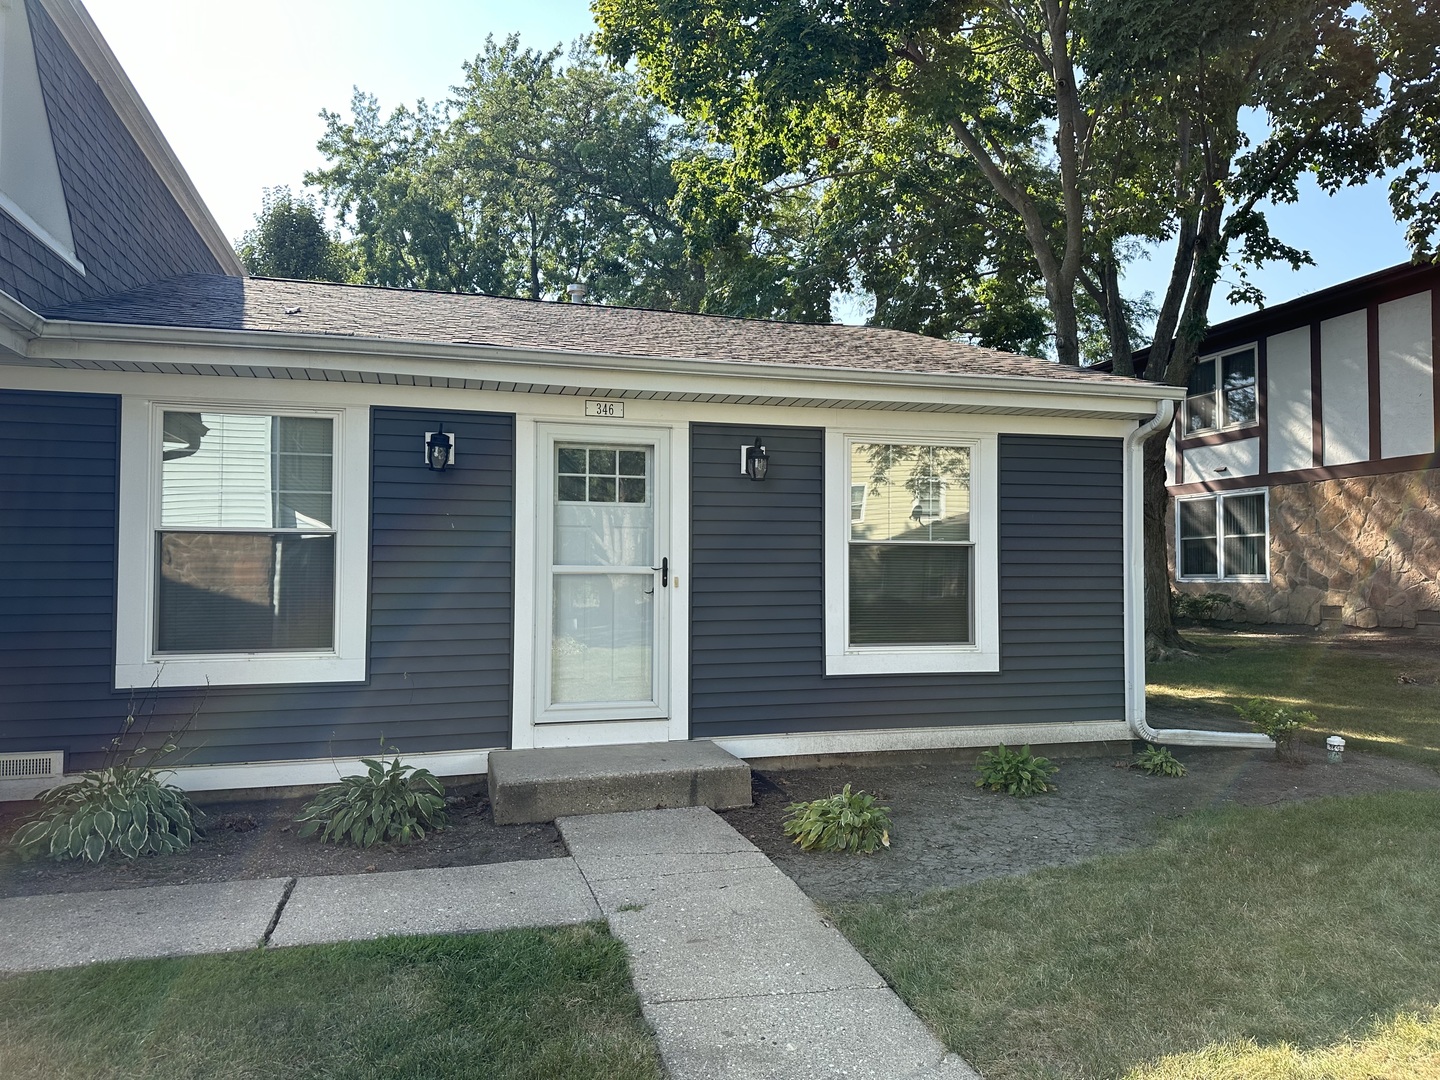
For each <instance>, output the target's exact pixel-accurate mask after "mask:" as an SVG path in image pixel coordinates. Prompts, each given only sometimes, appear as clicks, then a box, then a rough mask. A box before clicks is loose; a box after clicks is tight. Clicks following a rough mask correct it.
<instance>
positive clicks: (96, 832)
mask: <svg viewBox="0 0 1440 1080" xmlns="http://www.w3.org/2000/svg"><path fill="white" fill-rule="evenodd" d="M40 802H41V804H42V807H43V808H42V810H41V812H40V816H39V817H38V818H37V819H36V820H34V821H30V822H27V823H26V824H24V825H22V826H21V827H20V828H19V829H18V830H17V831H16V833H15V837H14V839H13V841H12V842H13V843H14V845H15V847H16V848H18V849H19V851H20V854H21V856H22V857H23V858H31V857H33V856H35V855H49V856H50V857H51V858H52V859H60V860H65V859H85V860H86V861H88V862H97V863H98V862H99V861H100V860H101V859H103V858H105V856H107V855H111V854H119V855H123V856H125V857H126V858H127V859H134V858H136V857H138V856H140V855H160V854H165V853H168V852H172V851H184V850H185V849H186V848H188V847H189V846H190V844H191V842H192V841H194V839H195V838H196V837H197V836H199V835H201V831H200V827H199V825H198V819H199V818H200V817H201V814H200V811H198V810H196V809H195V807H194V806H193V805H191V802H190V800H189V798H188V797H187V796H186V794H185V792H183V791H181V790H180V789H179V788H178V787H175V786H174V785H173V784H166V783H162V782H161V781H160V780H159V779H158V778H157V776H156V768H155V767H154V766H153V765H150V764H146V765H140V766H136V765H131V764H126V763H122V764H118V765H110V766H107V767H106V768H103V769H96V770H95V771H93V772H87V773H82V774H81V776H80V779H78V780H74V781H72V782H70V783H68V784H61V785H60V786H59V787H54V788H51V789H50V790H49V791H47V792H45V793H44V794H43V795H41V796H40Z"/></svg>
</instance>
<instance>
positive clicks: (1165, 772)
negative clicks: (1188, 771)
mask: <svg viewBox="0 0 1440 1080" xmlns="http://www.w3.org/2000/svg"><path fill="white" fill-rule="evenodd" d="M1130 764H1131V766H1132V767H1134V768H1136V769H1139V770H1140V771H1141V772H1144V773H1147V774H1148V775H1150V776H1184V775H1185V766H1184V765H1182V764H1180V762H1178V761H1177V760H1175V755H1174V754H1172V753H1171V752H1170V748H1169V747H1166V746H1153V745H1152V746H1147V747H1145V749H1144V750H1141V751H1140V753H1138V754H1136V755H1135V760H1134V761H1132V762H1131V763H1130Z"/></svg>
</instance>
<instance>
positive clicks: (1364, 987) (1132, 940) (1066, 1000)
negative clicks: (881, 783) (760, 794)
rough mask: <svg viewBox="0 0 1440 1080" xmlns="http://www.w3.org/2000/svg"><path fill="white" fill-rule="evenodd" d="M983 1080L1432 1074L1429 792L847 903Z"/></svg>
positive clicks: (1284, 813) (1438, 926)
mask: <svg viewBox="0 0 1440 1080" xmlns="http://www.w3.org/2000/svg"><path fill="white" fill-rule="evenodd" d="M833 913H834V915H835V916H836V921H837V923H838V925H839V926H840V928H841V929H842V930H843V931H844V932H845V934H846V935H847V936H848V937H849V938H850V940H851V941H853V942H855V944H856V945H857V946H858V947H859V948H860V950H861V951H862V952H863V953H864V954H865V955H866V956H867V957H868V958H869V959H870V961H871V962H872V963H873V964H875V966H876V967H877V968H879V969H880V971H881V972H882V974H884V975H885V977H886V978H887V979H888V980H889V981H890V982H891V983H892V984H893V985H894V986H895V988H896V989H897V990H898V991H899V992H900V994H901V996H902V997H904V999H905V1000H906V1001H907V1002H908V1003H909V1004H910V1006H911V1007H912V1008H914V1009H915V1011H916V1012H917V1013H919V1014H920V1016H921V1017H923V1018H924V1019H925V1020H926V1021H927V1022H928V1023H929V1024H930V1025H931V1026H932V1027H933V1028H934V1029H935V1031H936V1032H937V1033H939V1034H940V1036H941V1038H942V1039H943V1040H944V1041H945V1043H946V1044H947V1045H948V1046H949V1047H950V1048H951V1049H953V1050H955V1051H957V1052H958V1053H960V1054H962V1055H963V1056H964V1057H965V1058H967V1059H968V1060H969V1061H970V1062H972V1063H973V1064H974V1065H975V1066H976V1067H977V1068H979V1069H980V1070H981V1071H982V1072H983V1073H984V1074H985V1075H986V1077H987V1078H989V1080H1005V1078H1014V1077H1027V1078H1029V1077H1047V1078H1048V1077H1054V1078H1061V1077H1063V1078H1066V1080H1070V1078H1086V1077H1127V1078H1133V1080H1142V1078H1143V1080H1179V1078H1181V1077H1185V1078H1193V1080H1202V1078H1203V1080H1215V1078H1221V1080H1224V1078H1229V1077H1233V1078H1235V1080H1240V1078H1245V1080H1272V1078H1273V1080H1279V1078H1285V1080H1290V1078H1296V1080H1299V1078H1307V1080H1308V1078H1315V1080H1319V1078H1322V1077H1323V1078H1325V1080H1362V1078H1371V1077H1387V1078H1401V1077H1414V1078H1416V1080H1419V1078H1422V1077H1424V1078H1433V1077H1436V1076H1440V1013H1434V1012H1432V1011H1431V1010H1432V1009H1433V1008H1434V1007H1436V1006H1440V796H1437V795H1436V794H1433V793H1415V792H1396V793H1389V794H1382V795H1370V796H1363V797H1357V798H1349V799H1330V800H1322V801H1319V802H1313V803H1301V804H1294V805H1290V806H1287V807H1285V808H1283V809H1268V808H1266V809H1231V810H1226V811H1223V812H1212V813H1206V814H1200V815H1197V816H1195V817H1193V818H1188V819H1185V820H1182V821H1180V822H1177V823H1175V824H1174V825H1173V826H1172V827H1171V828H1170V829H1169V830H1168V832H1167V833H1166V834H1165V835H1164V836H1163V837H1162V838H1161V839H1160V841H1159V842H1158V843H1157V844H1156V845H1155V846H1153V847H1150V848H1145V849H1142V850H1138V851H1134V852H1130V853H1127V854H1124V855H1119V856H1107V857H1104V858H1098V859H1094V860H1091V861H1089V862H1086V863H1082V864H1080V865H1078V866H1073V867H1069V868H1065V869H1057V870H1045V871H1040V872H1037V873H1033V874H1029V875H1026V876H1023V877H1014V878H997V879H992V880H990V881H986V882H983V883H980V884H977V885H974V886H971V887H968V888H963V889H956V890H948V891H942V892H935V893H930V894H928V895H926V896H924V897H922V898H919V899H916V898H915V897H895V898H893V899H889V900H886V901H882V902H878V903H860V904H848V905H844V906H841V907H839V908H837V909H835V911H834V912H833Z"/></svg>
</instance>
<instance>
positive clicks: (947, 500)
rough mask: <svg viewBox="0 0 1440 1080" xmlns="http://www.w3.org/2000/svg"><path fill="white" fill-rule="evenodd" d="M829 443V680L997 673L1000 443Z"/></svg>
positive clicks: (887, 439)
mask: <svg viewBox="0 0 1440 1080" xmlns="http://www.w3.org/2000/svg"><path fill="white" fill-rule="evenodd" d="M828 443H829V446H828V455H829V462H830V464H829V467H828V470H827V471H828V475H829V476H831V477H833V478H834V482H833V483H832V488H831V494H830V496H829V499H828V500H827V505H828V507H829V508H828V509H827V530H826V531H827V537H826V550H827V581H826V650H825V652H826V672H827V674H831V675H846V674H871V673H884V672H925V671H993V670H997V669H998V663H999V657H998V615H997V612H996V607H997V603H998V587H997V585H996V581H995V569H996V561H997V560H996V553H995V544H996V540H995V537H996V533H997V529H996V520H995V518H996V507H995V504H994V484H995V475H994V474H995V440H994V438H993V437H985V438H976V439H957V438H941V437H927V436H901V435H895V434H884V435H867V434H841V433H835V432H832V433H830V435H829V436H828ZM857 493H859V494H858V495H857Z"/></svg>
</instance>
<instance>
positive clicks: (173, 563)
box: [116, 399, 368, 687]
mask: <svg viewBox="0 0 1440 1080" xmlns="http://www.w3.org/2000/svg"><path fill="white" fill-rule="evenodd" d="M364 428H365V424H364V410H347V409H338V410H303V409H294V410H292V409H258V408H251V407H243V406H235V405H214V406H211V405H197V404H189V403H176V404H169V403H159V402H137V401H129V400H128V399H127V402H126V407H125V435H124V436H123V437H124V439H125V445H124V446H123V447H122V455H121V457H122V466H121V474H122V477H121V484H122V507H123V510H122V521H121V556H120V557H121V566H122V574H121V588H120V596H119V626H118V629H119V633H118V637H117V671H116V683H117V685H118V686H122V687H124V686H137V685H144V686H148V685H151V684H158V685H162V686H173V685H179V686H185V685H203V684H206V683H209V684H215V685H237V684H256V685H259V684H265V683H281V682H327V681H350V680H359V679H363V678H364V672H365V657H364V624H365V618H364V614H365V612H364V609H365V547H366V543H365V528H366V519H367V514H366V511H365V503H366V496H365V477H366V475H367V474H368V470H367V469H366V468H365V464H364V449H363V446H364V439H365V435H364Z"/></svg>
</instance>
